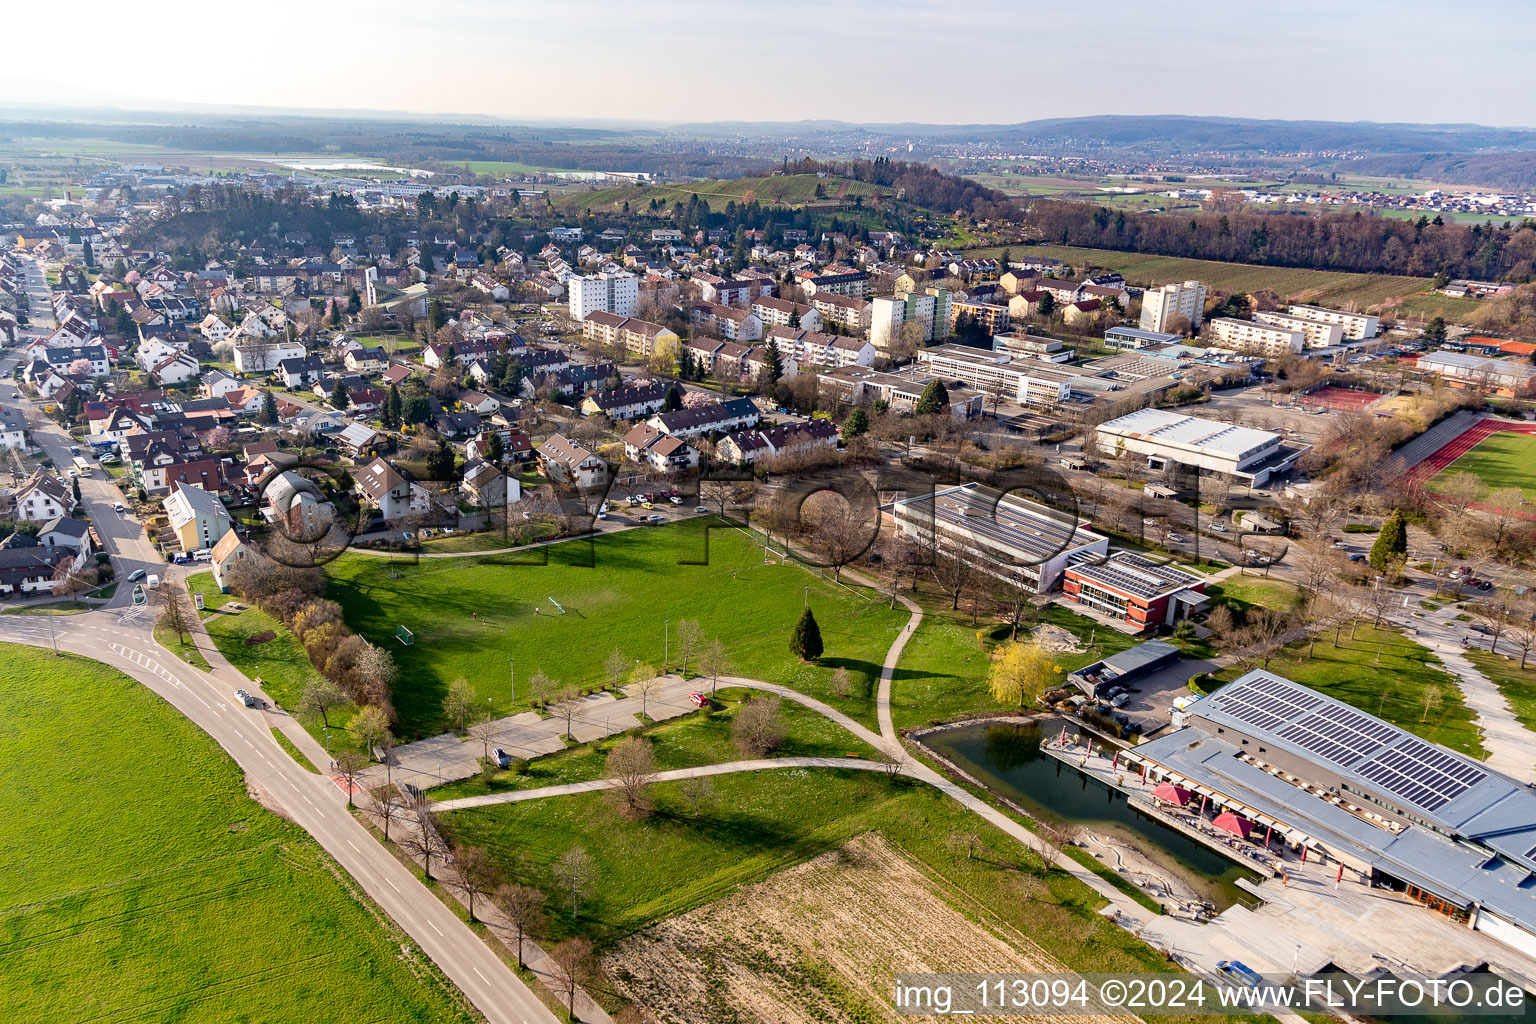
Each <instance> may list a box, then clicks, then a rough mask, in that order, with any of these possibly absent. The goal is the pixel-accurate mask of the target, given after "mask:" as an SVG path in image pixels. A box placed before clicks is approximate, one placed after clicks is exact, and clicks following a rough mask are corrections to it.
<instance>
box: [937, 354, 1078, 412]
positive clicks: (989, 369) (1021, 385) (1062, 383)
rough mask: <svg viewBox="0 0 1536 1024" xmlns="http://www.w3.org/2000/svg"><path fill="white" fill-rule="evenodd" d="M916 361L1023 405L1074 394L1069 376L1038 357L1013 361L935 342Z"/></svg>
mask: <svg viewBox="0 0 1536 1024" xmlns="http://www.w3.org/2000/svg"><path fill="white" fill-rule="evenodd" d="M917 361H918V365H919V366H922V367H923V368H925V369H927V370H929V371H930V372H932V373H935V374H937V375H939V376H940V377H944V378H947V379H948V378H952V379H954V380H958V381H960V382H961V383H963V384H965V385H966V386H967V387H971V388H975V389H976V390H977V391H981V392H983V393H984V394H988V395H996V394H1001V395H1002V396H1004V397H1006V398H1009V399H1012V400H1013V401H1015V402H1018V403H1019V404H1020V405H1047V406H1055V405H1059V404H1060V403H1062V402H1065V401H1066V400H1067V398H1068V396H1070V395H1071V393H1072V389H1071V387H1070V386H1069V384H1068V380H1069V378H1068V377H1067V376H1065V375H1063V374H1059V373H1054V372H1052V371H1051V370H1050V369H1048V367H1047V366H1046V365H1045V364H1043V363H1042V362H1041V361H1039V360H1021V361H1019V362H1014V361H1013V359H1012V358H1010V357H1009V355H1008V353H1006V352H995V351H994V352H988V351H987V350H986V349H980V348H971V347H970V346H968V345H936V346H934V347H933V348H924V349H919V350H918V353H917Z"/></svg>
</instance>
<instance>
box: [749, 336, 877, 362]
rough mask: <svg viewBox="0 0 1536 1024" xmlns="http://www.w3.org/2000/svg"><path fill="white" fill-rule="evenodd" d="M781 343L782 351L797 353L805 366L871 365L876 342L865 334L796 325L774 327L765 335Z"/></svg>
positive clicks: (766, 337) (798, 358) (796, 356)
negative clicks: (832, 332) (830, 332)
mask: <svg viewBox="0 0 1536 1024" xmlns="http://www.w3.org/2000/svg"><path fill="white" fill-rule="evenodd" d="M763 337H764V338H765V339H769V340H772V341H773V342H774V343H775V344H777V345H778V346H779V352H780V353H781V354H782V355H787V356H793V357H794V358H795V360H796V361H797V362H798V363H799V364H800V365H801V366H830V367H833V368H834V369H835V368H837V367H842V366H869V365H870V364H871V363H873V362H874V361H875V346H874V345H873V344H872V343H871V342H869V341H866V340H865V339H863V338H850V337H847V336H845V335H841V334H823V333H821V332H820V331H805V330H799V329H797V328H793V327H770V328H769V329H768V331H767V333H766V334H765V335H764V336H763Z"/></svg>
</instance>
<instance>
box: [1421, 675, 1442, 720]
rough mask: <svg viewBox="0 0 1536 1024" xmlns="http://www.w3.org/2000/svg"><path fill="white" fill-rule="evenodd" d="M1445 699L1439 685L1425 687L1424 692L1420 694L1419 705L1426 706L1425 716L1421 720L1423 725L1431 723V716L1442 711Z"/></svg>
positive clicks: (1432, 684) (1433, 684)
mask: <svg viewBox="0 0 1536 1024" xmlns="http://www.w3.org/2000/svg"><path fill="white" fill-rule="evenodd" d="M1444 697H1445V695H1444V694H1443V693H1442V692H1441V690H1440V685H1439V684H1438V683H1430V684H1429V685H1428V686H1426V687H1424V691H1423V692H1422V693H1420V694H1419V703H1420V704H1422V705H1423V706H1424V714H1423V715H1422V716H1420V718H1419V722H1420V723H1421V724H1422V723H1424V722H1427V721H1429V716H1430V715H1432V714H1434V713H1435V712H1436V711H1439V710H1440V704H1441V702H1442V701H1443V700H1444Z"/></svg>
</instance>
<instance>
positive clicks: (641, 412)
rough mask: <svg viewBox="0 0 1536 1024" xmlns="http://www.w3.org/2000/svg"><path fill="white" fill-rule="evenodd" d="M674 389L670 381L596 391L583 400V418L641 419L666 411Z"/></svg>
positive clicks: (635, 384) (639, 383) (640, 383)
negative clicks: (597, 416)
mask: <svg viewBox="0 0 1536 1024" xmlns="http://www.w3.org/2000/svg"><path fill="white" fill-rule="evenodd" d="M672 387H673V385H672V384H671V382H669V381H659V380H645V381H635V380H632V381H630V382H628V383H627V384H625V385H624V386H623V387H617V388H611V389H610V390H607V391H594V392H593V393H592V394H590V395H588V396H587V397H586V398H584V399H583V400H582V403H581V414H582V415H583V416H595V415H597V414H598V413H602V414H603V415H605V416H607V417H608V418H609V419H611V420H633V419H640V418H642V417H645V416H649V415H651V413H654V412H659V411H661V410H662V409H663V408H665V407H666V404H667V394H668V392H670V391H671V390H672Z"/></svg>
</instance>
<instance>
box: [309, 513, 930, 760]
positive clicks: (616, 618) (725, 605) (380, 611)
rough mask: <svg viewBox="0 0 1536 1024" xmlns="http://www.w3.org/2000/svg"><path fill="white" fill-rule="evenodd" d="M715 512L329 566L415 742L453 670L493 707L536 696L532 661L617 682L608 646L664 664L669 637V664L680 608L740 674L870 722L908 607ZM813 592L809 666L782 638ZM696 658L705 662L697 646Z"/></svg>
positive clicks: (439, 726)
mask: <svg viewBox="0 0 1536 1024" xmlns="http://www.w3.org/2000/svg"><path fill="white" fill-rule="evenodd" d="M708 521H712V520H706V519H704V518H703V517H701V518H700V519H697V520H691V521H686V522H683V523H678V524H675V525H670V526H663V527H652V528H650V529H645V530H626V531H624V532H622V533H617V534H610V535H608V536H605V537H601V538H599V539H598V540H596V541H595V542H589V541H570V542H566V543H563V544H555V545H550V546H549V547H547V548H540V549H536V550H534V551H524V552H517V553H516V554H513V555H501V556H498V555H488V556H480V557H473V556H471V557H464V558H432V559H425V558H424V559H420V560H417V561H413V562H411V561H407V562H402V561H398V560H390V559H384V558H378V557H374V556H371V555H365V554H359V553H349V554H347V555H345V556H343V557H342V558H339V559H337V560H336V561H335V562H333V563H331V564H330V565H329V566H327V571H328V572H329V574H330V579H331V585H330V589H329V595H328V596H330V597H331V598H332V599H334V600H336V601H338V602H340V604H341V606H342V608H343V610H344V611H345V613H346V619H347V622H348V624H349V625H351V627H352V628H353V629H355V630H356V631H357V632H358V633H360V634H361V635H362V636H363V637H365V638H366V639H367V640H369V641H370V642H372V643H376V644H384V645H387V646H388V647H389V648H390V649H391V650H392V652H393V653H394V655H395V661H396V663H397V664H398V665H399V668H400V680H399V682H398V683H397V684H396V686H395V708H396V710H397V711H398V713H399V727H398V730H397V731H398V733H399V734H400V735H402V736H404V737H408V738H412V739H415V738H420V737H422V736H425V735H431V734H434V733H437V732H441V731H442V730H443V729H444V728H445V727H446V725H447V722H446V721H445V719H444V717H443V714H442V700H443V696H444V694H445V693H446V691H447V687H448V684H449V683H451V682H452V681H453V680H454V679H457V678H464V679H467V680H469V681H470V682H471V683H472V684H474V686H475V688H476V689H477V691H478V692H479V694H480V696H481V697H482V698H485V697H490V698H492V700H493V701H494V704H495V707H496V709H497V712H498V713H499V714H500V713H509V712H510V711H511V710H512V709H515V708H523V707H527V706H528V703H529V693H528V681H529V680H530V679H531V678H532V677H533V675H534V673H535V672H539V671H542V672H544V673H545V674H546V675H547V676H548V677H550V678H551V679H552V680H554V681H555V682H556V683H576V684H580V685H582V686H597V685H601V684H604V683H611V682H612V680H611V678H605V673H604V670H603V663H604V661H605V660H606V659H607V658H608V656H609V654H610V652H612V651H613V650H615V649H617V650H619V651H620V652H622V654H623V656H624V657H625V659H627V660H628V661H630V662H633V661H635V660H643V661H646V662H649V663H650V664H652V665H656V666H658V667H660V666H661V665H662V663H663V661H664V656H665V654H666V653H667V652H668V645H667V636H669V635H670V637H671V646H670V654H671V655H672V661H673V666H674V667H676V663H677V660H678V650H677V646H676V645H677V637H676V632H675V630H676V628H677V624H678V623H679V622H680V621H682V620H684V619H692V620H696V621H697V622H698V623H699V624H700V625H701V626H702V628H703V631H704V635H705V636H706V637H709V638H714V637H718V638H719V639H720V640H721V641H722V642H723V644H724V645H725V648H726V651H727V653H728V655H729V656H730V659H731V662H732V664H733V667H734V668H735V669H736V670H737V671H740V672H742V673H750V674H751V675H753V676H754V677H757V678H761V679H766V680H768V681H770V682H776V683H783V684H784V685H787V686H791V687H793V688H795V689H797V690H800V691H801V692H803V693H808V694H810V695H812V696H816V697H819V698H822V699H824V700H828V701H830V702H832V703H834V704H836V705H837V706H838V707H839V708H841V709H842V710H844V711H845V712H847V713H848V714H849V715H850V716H852V717H853V718H855V719H857V720H859V721H861V722H863V723H864V724H866V725H869V726H871V727H873V726H874V725H875V710H874V698H873V689H874V683H875V681H876V680H878V678H879V675H880V664H881V662H882V661H883V659H884V657H885V652H886V650H887V648H888V647H889V646H890V644H891V641H892V640H894V639H895V637H896V634H897V631H898V630H899V629H900V628H901V626H902V624H903V623H905V622H906V620H907V614H906V612H905V611H904V610H903V609H901V608H897V609H896V610H894V611H892V610H891V609H889V608H888V607H887V606H886V604H885V603H884V602H882V601H880V600H879V599H878V597H877V596H875V595H873V594H870V593H867V592H866V591H864V590H862V589H857V588H851V587H847V586H840V585H834V584H833V583H831V582H830V581H828V580H825V579H823V578H821V577H820V576H818V575H817V574H815V573H812V572H809V571H807V569H806V568H805V567H803V566H801V565H799V564H798V563H793V562H791V563H785V562H784V561H783V560H782V559H780V558H779V557H777V556H773V557H770V558H769V559H768V560H767V561H766V562H765V561H764V556H763V549H762V547H760V546H759V543H760V542H759V541H758V540H757V539H756V538H755V537H754V536H751V535H748V534H745V533H743V532H742V531H739V530H736V529H725V528H717V529H713V530H709V529H707V528H706V522H708ZM706 537H707V545H708V546H707V558H706ZM706 560H707V562H708V563H709V564H707V565H686V564H679V562H682V561H706ZM546 561H547V564H544V563H545V562H546ZM806 601H809V603H810V607H811V609H812V610H813V611H814V612H815V613H816V617H817V620H818V622H819V623H820V626H821V633H822V638H823V641H824V643H825V653H824V655H823V657H822V658H821V660H820V661H819V662H818V663H816V664H805V663H802V662H800V661H799V660H798V659H797V658H796V657H795V656H794V655H793V654H791V653H790V650H789V635H790V631H791V629H792V628H793V626H794V623H795V620H796V619H798V618H799V616H800V612H801V609H802V607H803V605H804V603H805V602H806ZM562 608H563V609H564V612H563V613H562V611H561V609H562ZM668 623H670V625H668ZM402 625H403V626H405V627H407V628H408V629H410V630H411V632H412V633H414V634H415V642H414V643H413V644H411V645H410V646H405V645H402V644H401V643H399V642H398V641H397V640H396V639H395V631H396V629H397V628H398V627H400V626H402ZM513 659H515V664H512V663H510V662H511V661H512V660H513ZM689 667H690V669H693V670H695V671H696V670H697V661H696V659H695V661H694V663H693V664H690V666H689ZM839 667H841V668H846V669H847V670H848V673H849V675H850V677H851V682H852V692H851V693H850V694H849V695H848V696H847V697H842V698H839V697H836V696H834V695H833V693H832V688H831V678H832V674H833V672H834V671H835V670H836V669H837V668H839ZM513 672H515V673H516V685H517V692H516V694H515V696H516V700H514V699H513V698H514V694H513V692H512V674H513Z"/></svg>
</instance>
